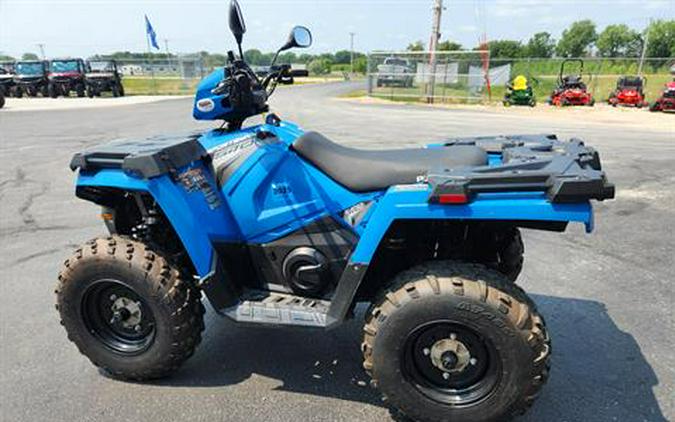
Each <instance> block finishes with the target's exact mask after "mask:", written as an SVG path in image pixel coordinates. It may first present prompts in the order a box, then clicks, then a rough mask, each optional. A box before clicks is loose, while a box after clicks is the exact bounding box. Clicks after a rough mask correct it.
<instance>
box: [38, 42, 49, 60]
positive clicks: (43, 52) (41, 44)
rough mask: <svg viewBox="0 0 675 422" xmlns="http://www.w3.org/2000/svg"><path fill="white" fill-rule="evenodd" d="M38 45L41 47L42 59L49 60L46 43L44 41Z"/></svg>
mask: <svg viewBox="0 0 675 422" xmlns="http://www.w3.org/2000/svg"><path fill="white" fill-rule="evenodd" d="M36 45H37V46H38V47H39V48H40V55H41V56H42V60H47V56H45V45H44V44H43V43H38V44H36Z"/></svg>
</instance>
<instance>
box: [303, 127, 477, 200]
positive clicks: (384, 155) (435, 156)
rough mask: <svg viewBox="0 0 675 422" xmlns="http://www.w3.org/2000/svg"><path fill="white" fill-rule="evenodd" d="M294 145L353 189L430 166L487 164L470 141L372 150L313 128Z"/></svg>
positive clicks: (394, 181) (401, 179)
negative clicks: (335, 139) (338, 141)
mask: <svg viewBox="0 0 675 422" xmlns="http://www.w3.org/2000/svg"><path fill="white" fill-rule="evenodd" d="M293 149H294V150H295V151H297V152H298V154H300V156H302V157H303V158H304V159H306V160H307V161H309V162H310V163H312V164H313V165H315V166H316V167H318V168H319V169H321V170H322V171H323V172H324V173H326V174H327V175H328V176H330V177H331V178H332V179H333V180H335V181H336V182H338V183H340V184H341V185H343V186H345V187H346V188H348V189H349V190H352V191H354V192H368V191H374V190H382V189H386V188H388V187H389V186H391V185H403V184H410V183H416V182H417V180H418V177H419V176H424V175H426V174H427V173H428V172H429V170H431V169H438V168H454V167H466V166H480V165H485V164H487V153H486V152H485V151H484V150H483V149H482V148H479V147H476V146H473V145H458V146H450V147H444V148H438V149H436V148H430V149H427V148H407V149H393V150H380V151H376V150H372V151H371V150H362V149H355V148H347V147H343V146H341V145H338V144H336V143H334V142H332V141H330V140H329V139H328V138H326V137H325V136H323V135H321V134H319V133H316V132H307V133H305V134H304V135H302V136H300V137H299V138H298V139H296V140H295V142H294V143H293Z"/></svg>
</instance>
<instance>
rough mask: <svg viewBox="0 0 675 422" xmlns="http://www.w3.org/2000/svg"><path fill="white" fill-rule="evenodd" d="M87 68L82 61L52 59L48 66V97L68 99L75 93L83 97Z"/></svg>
mask: <svg viewBox="0 0 675 422" xmlns="http://www.w3.org/2000/svg"><path fill="white" fill-rule="evenodd" d="M86 73H87V66H86V65H85V63H84V60H82V59H54V60H52V61H51V63H50V65H49V96H50V97H52V98H56V97H58V96H59V95H63V96H64V97H68V96H69V95H70V91H75V92H76V93H77V96H78V97H84V94H85V90H86V76H85V75H86Z"/></svg>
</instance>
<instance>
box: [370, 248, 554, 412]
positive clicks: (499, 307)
mask: <svg viewBox="0 0 675 422" xmlns="http://www.w3.org/2000/svg"><path fill="white" fill-rule="evenodd" d="M362 350H363V355H364V364H363V365H364V368H365V369H366V371H367V372H368V373H369V374H370V375H371V377H372V380H373V382H372V384H373V385H375V386H377V387H378V389H379V390H380V391H381V392H382V393H383V395H384V396H385V398H386V399H387V401H388V402H389V403H390V404H391V405H392V406H393V407H394V408H396V409H398V410H399V411H400V412H402V413H404V414H406V415H407V416H409V417H411V418H412V419H414V420H418V421H434V422H435V421H458V422H459V421H497V420H503V419H506V418H509V417H511V416H513V415H516V414H522V413H524V412H525V411H526V410H527V409H528V408H529V407H530V406H531V405H532V403H533V402H534V400H535V398H536V397H537V394H538V393H539V390H540V389H541V387H542V386H543V385H544V383H545V382H546V380H547V378H548V371H549V360H550V350H551V346H550V340H549V337H548V334H547V332H546V327H545V324H544V320H543V318H542V317H541V316H540V315H539V314H538V313H537V310H536V306H535V305H534V303H533V302H532V301H531V300H530V299H529V298H528V297H527V295H526V294H525V293H524V292H523V291H522V290H521V289H520V288H519V287H517V286H516V285H515V284H513V283H510V282H509V281H508V280H507V279H506V278H505V277H504V276H503V275H502V274H500V273H499V272H497V271H494V270H490V269H488V268H486V267H484V266H481V265H476V264H466V263H457V262H451V261H436V262H431V263H427V264H424V265H421V266H418V267H416V268H413V269H411V270H408V271H405V272H403V273H401V274H400V275H398V276H397V277H396V278H395V280H394V282H393V283H392V285H391V286H390V287H389V288H388V289H386V290H385V291H384V292H383V294H382V295H381V296H380V298H379V300H377V301H376V302H375V303H374V306H373V307H372V312H370V313H369V314H368V315H367V317H366V324H365V326H364V340H363V344H362Z"/></svg>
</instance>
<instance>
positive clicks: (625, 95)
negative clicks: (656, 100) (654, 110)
mask: <svg viewBox="0 0 675 422" xmlns="http://www.w3.org/2000/svg"><path fill="white" fill-rule="evenodd" d="M646 83H647V80H646V79H645V78H644V77H642V76H622V77H620V78H619V80H618V81H617V82H616V89H615V90H614V91H613V92H612V93H611V94H609V98H608V99H607V102H608V103H609V105H611V106H613V107H616V106H619V105H625V106H635V107H637V108H641V107H643V106H645V107H646V106H648V105H649V103H648V102H647V100H646V99H645V93H644V86H645V85H646Z"/></svg>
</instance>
